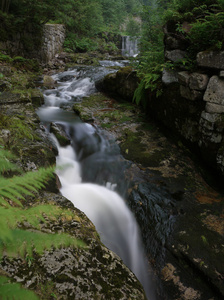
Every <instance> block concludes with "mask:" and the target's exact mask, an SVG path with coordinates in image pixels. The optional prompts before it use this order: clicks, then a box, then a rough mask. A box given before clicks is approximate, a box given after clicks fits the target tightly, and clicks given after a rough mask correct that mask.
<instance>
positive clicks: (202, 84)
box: [189, 73, 209, 91]
mask: <svg viewBox="0 0 224 300" xmlns="http://www.w3.org/2000/svg"><path fill="white" fill-rule="evenodd" d="M208 81H209V77H208V75H206V74H201V73H192V74H190V78H189V88H190V89H192V90H199V91H204V90H205V89H206V87H207V85H208Z"/></svg>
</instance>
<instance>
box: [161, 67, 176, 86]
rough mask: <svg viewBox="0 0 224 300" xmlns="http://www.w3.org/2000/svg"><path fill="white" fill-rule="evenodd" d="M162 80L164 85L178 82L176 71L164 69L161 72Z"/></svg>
mask: <svg viewBox="0 0 224 300" xmlns="http://www.w3.org/2000/svg"><path fill="white" fill-rule="evenodd" d="M162 82H163V83H164V84H166V85H168V84H171V83H174V82H178V78H177V72H175V71H172V70H168V69H164V70H163V74H162Z"/></svg>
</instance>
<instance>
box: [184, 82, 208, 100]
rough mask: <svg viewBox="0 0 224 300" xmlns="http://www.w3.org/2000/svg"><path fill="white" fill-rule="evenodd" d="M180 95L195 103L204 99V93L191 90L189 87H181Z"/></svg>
mask: <svg viewBox="0 0 224 300" xmlns="http://www.w3.org/2000/svg"><path fill="white" fill-rule="evenodd" d="M180 94H181V96H182V97H183V98H185V99H188V100H191V101H195V100H201V99H203V93H202V92H201V91H197V90H191V89H190V88H189V87H187V86H184V85H181V86H180Z"/></svg>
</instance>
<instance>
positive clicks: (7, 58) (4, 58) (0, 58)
mask: <svg viewBox="0 0 224 300" xmlns="http://www.w3.org/2000/svg"><path fill="white" fill-rule="evenodd" d="M0 61H1V62H9V63H10V62H12V61H13V59H12V58H11V57H10V56H9V55H6V54H3V53H1V52H0Z"/></svg>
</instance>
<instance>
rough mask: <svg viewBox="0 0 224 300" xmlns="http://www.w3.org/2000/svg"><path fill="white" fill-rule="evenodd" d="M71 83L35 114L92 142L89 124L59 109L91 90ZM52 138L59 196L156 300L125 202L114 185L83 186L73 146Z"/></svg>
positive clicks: (48, 95)
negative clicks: (81, 215)
mask: <svg viewBox="0 0 224 300" xmlns="http://www.w3.org/2000/svg"><path fill="white" fill-rule="evenodd" d="M57 78H58V77H57ZM72 81H73V82H70V83H67V84H64V83H63V84H61V85H60V84H59V88H58V90H57V92H56V91H55V90H48V91H46V92H45V100H46V103H45V106H43V107H41V108H40V109H39V110H38V115H39V117H40V119H41V120H42V121H43V122H44V123H46V122H47V121H48V122H55V123H59V124H63V126H64V127H65V128H66V127H67V128H71V127H73V129H74V131H75V130H76V131H78V135H79V136H80V134H82V132H84V131H85V134H86V136H87V137H88V140H90V141H91V140H92V139H93V138H92V136H93V134H94V133H95V128H93V127H92V126H91V125H89V124H85V123H77V121H75V122H74V121H73V120H72V117H71V113H67V114H66V112H64V111H63V110H62V109H60V108H59V106H60V105H61V103H63V104H64V102H65V101H69V100H70V99H72V97H76V96H77V95H80V94H82V96H83V95H88V94H89V93H90V91H91V90H93V86H92V82H91V80H90V79H89V78H88V79H87V78H85V83H86V85H82V84H83V82H84V81H83V80H81V79H80V83H81V85H80V84H78V82H77V81H78V80H77V79H75V78H74V79H73V80H72ZM87 83H88V84H87ZM71 86H73V88H71ZM66 99H68V100H66ZM68 118H69V121H68V122H67V121H66V120H67V119H68ZM53 139H54V141H55V143H56V146H57V148H58V157H57V160H56V161H57V175H58V177H59V179H60V182H61V189H60V191H61V194H62V195H63V196H65V197H66V198H67V199H69V200H70V201H71V202H72V203H73V204H74V206H75V207H77V208H78V209H80V210H81V211H83V212H84V213H85V214H86V215H87V216H88V218H89V219H90V220H91V221H92V222H93V224H94V225H95V227H96V229H97V231H98V232H99V234H100V237H101V240H102V242H103V243H104V244H105V245H106V246H107V247H108V248H109V249H111V250H113V251H114V252H115V253H117V254H118V255H119V256H120V257H121V258H122V260H123V261H124V263H125V264H126V265H127V266H128V267H129V268H130V269H131V270H132V271H133V273H135V275H136V276H137V278H138V279H139V281H140V282H141V283H142V285H143V287H144V290H145V293H146V296H147V298H148V299H149V300H155V293H154V288H153V284H152V278H151V277H150V276H149V269H148V262H147V260H146V258H145V253H144V250H143V246H142V243H141V239H140V234H139V229H138V226H137V223H136V220H135V218H134V216H133V214H132V212H131V211H130V209H129V208H128V206H127V205H126V203H125V201H124V200H123V199H122V198H121V197H120V196H119V195H118V194H117V193H116V192H115V191H114V189H115V187H116V184H111V183H109V182H107V183H106V185H105V186H101V185H98V184H95V183H83V182H82V174H81V172H82V170H81V165H80V163H79V162H78V160H77V155H76V153H75V151H74V145H69V146H66V147H61V146H60V145H59V143H58V142H57V140H56V139H55V137H53ZM72 146H73V147H72ZM104 148H105V146H104V144H102V146H101V149H100V152H101V151H102V154H103V151H104ZM90 168H91V165H90Z"/></svg>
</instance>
